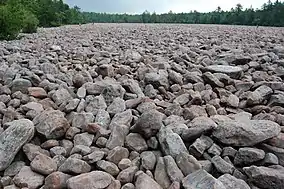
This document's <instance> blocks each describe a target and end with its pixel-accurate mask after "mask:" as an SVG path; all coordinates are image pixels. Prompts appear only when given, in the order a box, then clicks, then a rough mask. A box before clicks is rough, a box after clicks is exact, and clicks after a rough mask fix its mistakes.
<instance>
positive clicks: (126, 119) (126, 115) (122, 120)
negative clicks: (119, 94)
mask: <svg viewBox="0 0 284 189" xmlns="http://www.w3.org/2000/svg"><path fill="white" fill-rule="evenodd" d="M132 119H133V116H132V112H131V110H126V111H124V112H121V113H117V114H115V116H114V117H113V118H112V120H111V122H110V125H109V128H110V129H111V130H112V129H113V127H114V126H115V125H125V126H127V127H130V123H131V121H132Z"/></svg>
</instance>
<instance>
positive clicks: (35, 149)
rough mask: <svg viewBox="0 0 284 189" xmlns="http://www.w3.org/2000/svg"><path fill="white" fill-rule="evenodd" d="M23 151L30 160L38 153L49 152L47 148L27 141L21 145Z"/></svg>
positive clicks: (47, 153) (46, 153)
mask: <svg viewBox="0 0 284 189" xmlns="http://www.w3.org/2000/svg"><path fill="white" fill-rule="evenodd" d="M23 152H24V153H25V154H26V156H27V158H28V160H30V161H32V160H33V159H34V158H35V157H36V156H37V155H38V154H44V155H47V156H49V155H50V153H49V152H48V151H47V150H44V149H42V148H41V147H40V146H37V145H34V144H31V143H27V144H25V145H24V146H23Z"/></svg>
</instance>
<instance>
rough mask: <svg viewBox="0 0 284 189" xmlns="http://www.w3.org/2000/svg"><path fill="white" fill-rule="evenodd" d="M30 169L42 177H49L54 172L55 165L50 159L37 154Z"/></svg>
mask: <svg viewBox="0 0 284 189" xmlns="http://www.w3.org/2000/svg"><path fill="white" fill-rule="evenodd" d="M31 169H32V170H33V171H35V172H38V173H40V174H42V175H49V174H51V173H52V172H54V171H56V169H57V164H56V162H55V161H54V160H53V159H52V158H50V157H48V156H46V155H43V154H39V155H37V156H36V157H35V158H34V159H33V161H32V162H31Z"/></svg>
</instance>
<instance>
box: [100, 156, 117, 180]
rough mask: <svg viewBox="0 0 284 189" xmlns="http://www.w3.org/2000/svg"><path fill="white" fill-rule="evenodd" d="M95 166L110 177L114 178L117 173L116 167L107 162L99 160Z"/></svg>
mask: <svg viewBox="0 0 284 189" xmlns="http://www.w3.org/2000/svg"><path fill="white" fill-rule="evenodd" d="M97 166H98V168H100V169H101V170H103V171H105V172H107V173H109V174H110V175H112V176H116V175H118V173H119V169H118V167H117V166H116V165H115V164H114V163H112V162H109V161H105V160H100V161H98V162H97Z"/></svg>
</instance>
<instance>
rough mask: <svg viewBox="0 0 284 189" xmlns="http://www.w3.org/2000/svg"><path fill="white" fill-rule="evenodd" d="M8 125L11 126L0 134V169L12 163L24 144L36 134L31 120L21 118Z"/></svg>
mask: <svg viewBox="0 0 284 189" xmlns="http://www.w3.org/2000/svg"><path fill="white" fill-rule="evenodd" d="M7 125H9V127H8V128H7V129H6V130H5V131H4V132H3V133H1V134H0V171H3V170H5V169H6V168H7V167H8V166H9V165H10V164H11V163H12V161H13V160H14V158H15V156H16V155H17V153H18V151H19V150H20V149H21V148H22V146H23V145H24V144H26V143H27V142H28V141H29V140H31V139H32V138H33V136H34V124H33V122H31V121H30V120H27V119H20V120H16V121H12V122H10V123H7Z"/></svg>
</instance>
